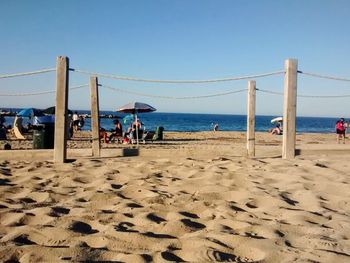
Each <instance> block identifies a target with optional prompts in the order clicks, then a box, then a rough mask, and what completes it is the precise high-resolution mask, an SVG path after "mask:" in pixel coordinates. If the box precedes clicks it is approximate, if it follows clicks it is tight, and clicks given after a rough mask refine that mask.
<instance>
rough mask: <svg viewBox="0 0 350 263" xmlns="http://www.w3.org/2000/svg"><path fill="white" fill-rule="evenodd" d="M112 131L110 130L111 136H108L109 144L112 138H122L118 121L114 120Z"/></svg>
mask: <svg viewBox="0 0 350 263" xmlns="http://www.w3.org/2000/svg"><path fill="white" fill-rule="evenodd" d="M113 123H114V130H112V133H111V135H110V136H109V141H110V142H111V141H112V140H113V138H114V137H117V138H118V137H123V127H122V125H121V123H120V122H119V120H114V121H113Z"/></svg>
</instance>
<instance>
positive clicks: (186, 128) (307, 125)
mask: <svg viewBox="0 0 350 263" xmlns="http://www.w3.org/2000/svg"><path fill="white" fill-rule="evenodd" d="M2 110H3V111H12V112H18V111H20V110H21V109H5V108H3V109H2ZM77 112H78V114H90V111H84V110H78V111H77ZM100 115H104V116H109V115H111V116H113V117H112V118H101V119H100V126H101V127H103V128H104V129H106V130H111V129H113V126H114V125H113V120H114V119H116V118H118V119H119V120H120V122H121V123H122V125H123V128H124V130H125V129H126V127H128V126H129V125H130V123H129V121H130V120H129V121H126V122H124V119H128V118H125V116H126V114H123V113H118V112H113V111H100ZM138 117H139V119H140V120H141V122H142V123H143V125H144V127H145V128H146V130H155V129H156V128H157V127H158V126H162V127H163V128H164V130H165V131H180V132H197V131H211V130H213V127H214V125H215V124H218V125H219V130H220V131H242V132H244V131H246V129H247V116H246V115H230V114H197V113H162V112H151V113H140V114H138ZM276 117H279V116H259V115H258V116H256V120H255V130H256V131H262V132H264V131H266V132H267V131H268V130H269V129H271V128H273V127H274V125H273V124H272V123H271V120H272V119H273V118H276ZM129 119H130V118H129ZM13 120H14V117H6V125H12V124H13ZM337 120H338V119H337V118H329V117H297V125H296V127H297V132H299V133H333V132H334V127H335V123H336V121H337ZM28 122H31V120H30V119H29V118H24V125H25V123H28ZM90 124H91V119H90V118H86V120H85V125H84V127H83V128H82V130H91V125H90Z"/></svg>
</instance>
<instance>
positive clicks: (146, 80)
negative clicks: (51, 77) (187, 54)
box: [69, 68, 285, 83]
mask: <svg viewBox="0 0 350 263" xmlns="http://www.w3.org/2000/svg"><path fill="white" fill-rule="evenodd" d="M69 70H71V71H74V72H78V73H82V74H87V75H93V76H96V77H104V78H110V79H116V80H129V81H141V82H153V83H211V82H223V81H233V80H243V79H252V78H261V77H267V76H272V75H278V74H284V72H285V71H284V70H281V71H274V72H269V73H263V74H257V75H251V76H241V77H232V78H223V79H207V80H159V79H143V78H135V77H123V76H116V75H111V74H104V73H97V72H89V71H85V70H80V69H72V68H70V69H69Z"/></svg>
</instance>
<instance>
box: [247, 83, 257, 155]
mask: <svg viewBox="0 0 350 263" xmlns="http://www.w3.org/2000/svg"><path fill="white" fill-rule="evenodd" d="M255 101H256V82H255V81H254V80H250V81H248V110H247V156H248V157H254V156H255Z"/></svg>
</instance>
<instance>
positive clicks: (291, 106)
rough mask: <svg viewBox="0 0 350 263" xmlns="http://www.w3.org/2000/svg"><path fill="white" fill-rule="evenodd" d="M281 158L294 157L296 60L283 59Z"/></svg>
mask: <svg viewBox="0 0 350 263" xmlns="http://www.w3.org/2000/svg"><path fill="white" fill-rule="evenodd" d="M285 71H286V73H285V79H284V109H283V146H282V158H283V159H292V158H294V157H295V141H296V106H297V74H298V60H296V59H287V60H286V61H285Z"/></svg>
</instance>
